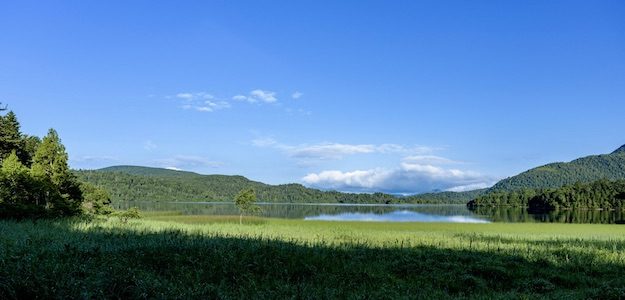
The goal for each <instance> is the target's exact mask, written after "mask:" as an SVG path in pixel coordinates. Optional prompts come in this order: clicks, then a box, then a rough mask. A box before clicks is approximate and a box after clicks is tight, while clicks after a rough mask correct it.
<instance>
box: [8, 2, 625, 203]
mask: <svg viewBox="0 0 625 300" xmlns="http://www.w3.org/2000/svg"><path fill="white" fill-rule="evenodd" d="M624 95H625V2H623V1H33V2H30V1H3V2H0V101H2V102H3V103H6V104H8V105H9V107H10V108H11V109H12V110H14V111H15V112H16V113H17V115H18V118H19V119H20V121H21V123H22V129H23V131H24V132H25V133H28V134H34V135H39V136H41V135H44V134H45V132H46V131H47V129H48V128H50V127H54V128H55V129H57V130H58V131H59V132H60V135H61V138H62V139H63V142H64V144H65V145H66V147H67V149H68V152H69V154H70V160H71V165H72V167H74V168H99V167H105V166H109V165H118V164H133V165H147V166H156V167H170V168H179V169H184V170H191V171H197V172H200V173H203V174H240V175H244V176H247V177H249V178H251V179H254V180H259V181H263V182H267V183H273V184H277V183H287V182H299V183H303V184H306V185H307V186H312V187H319V188H332V189H339V190H343V191H364V192H370V191H385V192H399V193H417V192H425V191H431V190H466V189H470V188H475V187H483V186H488V185H489V184H492V183H493V182H495V181H496V180H497V179H500V178H503V177H507V176H511V175H514V174H516V173H518V172H520V171H523V170H526V169H528V168H531V167H534V166H537V165H540V164H544V163H548V162H553V161H567V160H571V159H574V158H576V157H579V156H584V155H589V154H598V153H606V152H610V151H612V150H614V149H616V148H617V147H618V146H620V145H621V144H624V143H625V136H624V135H623V129H624V123H623V113H624V112H625V97H624Z"/></svg>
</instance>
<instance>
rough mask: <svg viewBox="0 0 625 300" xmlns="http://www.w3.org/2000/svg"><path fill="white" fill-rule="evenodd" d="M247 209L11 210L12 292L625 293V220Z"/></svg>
mask: <svg viewBox="0 0 625 300" xmlns="http://www.w3.org/2000/svg"><path fill="white" fill-rule="evenodd" d="M166 220H167V221H166ZM237 221H238V220H237ZM246 221H248V222H247V223H245V224H244V225H242V226H241V225H238V224H236V223H233V222H232V220H230V219H228V218H225V217H220V218H214V217H207V216H203V217H202V216H181V215H177V214H173V213H172V214H168V215H166V216H164V215H149V216H148V219H144V220H130V221H128V222H127V223H122V222H120V221H118V220H116V219H114V218H111V219H101V220H91V221H88V220H78V219H75V220H64V221H63V220H61V221H38V222H36V223H33V222H11V221H2V222H0V232H1V233H2V234H1V235H0V298H7V299H12V298H15V299H17V298H33V297H37V298H163V299H165V298H167V299H170V298H181V299H189V298H225V299H234V298H272V299H273V298H314V299H320V298H376V299H377V298H381V299H384V298H423V299H432V298H449V297H454V298H536V297H541V298H567V299H587V298H601V299H620V298H624V297H625V251H624V250H625V227H623V226H618V225H577V224H497V223H494V224H450V223H361V222H346V223H343V222H319V221H301V220H282V219H258V218H255V219H249V220H246Z"/></svg>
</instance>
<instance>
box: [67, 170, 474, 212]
mask: <svg viewBox="0 0 625 300" xmlns="http://www.w3.org/2000/svg"><path fill="white" fill-rule="evenodd" d="M75 174H76V175H77V176H78V178H79V179H80V180H83V181H86V182H89V183H92V184H94V185H96V186H99V187H102V188H104V189H105V190H107V191H108V192H109V193H110V194H111V198H112V200H113V201H115V202H120V201H164V202H169V201H189V202H199V201H206V202H209V201H223V202H226V201H232V200H233V199H234V197H235V195H236V194H237V193H238V192H239V191H240V190H242V189H244V188H248V187H251V188H253V189H254V190H255V191H256V194H257V196H258V200H259V201H262V202H283V203H303V202H307V203H457V204H464V203H466V202H467V201H469V200H471V199H473V198H475V197H476V196H477V195H479V194H481V193H482V192H483V191H482V190H480V191H470V192H461V193H455V192H441V193H429V194H422V195H414V196H406V197H396V196H394V195H389V194H383V193H375V194H352V193H341V192H337V191H321V190H317V189H311V188H307V187H305V186H303V185H301V184H282V185H268V184H264V183H261V182H257V181H252V180H249V179H247V178H245V177H243V176H227V175H201V174H197V173H193V172H186V171H176V170H169V169H161V168H150V167H138V166H114V167H108V168H103V169H99V170H78V171H75Z"/></svg>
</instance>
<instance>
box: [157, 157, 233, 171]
mask: <svg viewBox="0 0 625 300" xmlns="http://www.w3.org/2000/svg"><path fill="white" fill-rule="evenodd" d="M155 163H156V164H157V165H158V166H161V167H163V168H169V169H172V170H173V169H176V170H188V169H196V168H218V167H220V166H222V165H223V163H221V162H217V161H213V160H210V159H207V158H204V157H201V156H193V155H176V156H174V157H170V158H163V159H158V160H156V161H155Z"/></svg>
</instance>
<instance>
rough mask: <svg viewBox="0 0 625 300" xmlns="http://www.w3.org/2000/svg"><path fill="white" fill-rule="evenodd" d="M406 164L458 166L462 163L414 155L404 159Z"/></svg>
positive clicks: (442, 158)
mask: <svg viewBox="0 0 625 300" xmlns="http://www.w3.org/2000/svg"><path fill="white" fill-rule="evenodd" d="M404 161H405V162H412V163H420V164H458V163H460V162H458V161H455V160H451V159H448V158H444V157H440V156H436V155H412V156H408V157H405V158H404Z"/></svg>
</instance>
